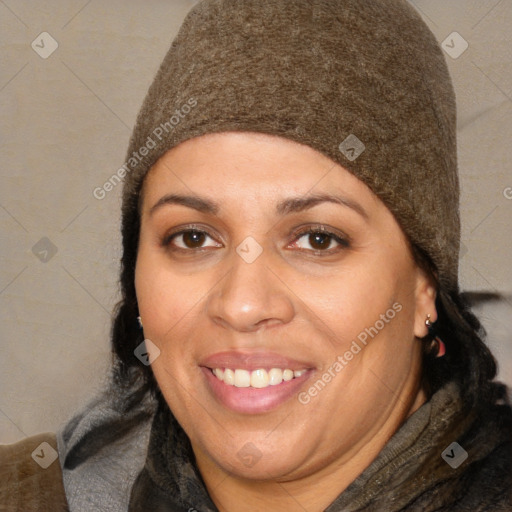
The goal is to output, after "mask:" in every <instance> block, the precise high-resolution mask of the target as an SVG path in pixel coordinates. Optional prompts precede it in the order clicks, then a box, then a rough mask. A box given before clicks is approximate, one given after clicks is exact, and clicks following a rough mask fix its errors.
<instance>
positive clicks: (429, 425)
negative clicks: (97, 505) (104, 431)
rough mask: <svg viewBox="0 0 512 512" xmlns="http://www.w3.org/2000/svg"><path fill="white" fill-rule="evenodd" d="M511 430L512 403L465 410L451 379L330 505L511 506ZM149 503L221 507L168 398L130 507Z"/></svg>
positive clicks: (169, 509) (172, 508)
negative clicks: (463, 456) (464, 457)
mask: <svg viewBox="0 0 512 512" xmlns="http://www.w3.org/2000/svg"><path fill="white" fill-rule="evenodd" d="M511 437H512V436H511V430H510V408H509V407H508V406H505V405H493V406H490V405H489V406H488V407H486V409H485V412H484V411H480V412H479V411H478V410H477V409H472V410H471V412H470V413H467V414H465V413H464V411H463V410H462V405H461V399H460V393H459V390H458V388H457V386H456V385H455V384H454V383H450V384H448V385H446V386H445V387H444V388H442V389H440V390H439V391H438V392H437V393H435V394H434V396H433V397H432V399H431V400H430V401H429V402H427V403H425V404H424V405H423V406H422V407H421V408H420V409H418V411H416V412H415V413H414V414H413V415H411V416H410V417H409V418H408V419H407V420H406V421H405V423H404V424H403V425H402V426H401V428H400V429H399V430H398V431H397V432H396V433H395V435H394V436H393V437H392V438H391V439H390V440H389V442H388V443H387V444H386V446H385V447H384V449H383V450H382V451H381V453H380V454H379V455H378V457H377V458H376V459H375V460H374V461H373V462H372V463H371V465H370V466H368V467H367V468H366V470H365V471H363V473H362V474H361V475H360V476H359V477H358V478H357V479H356V480H355V481H354V482H353V483H352V484H351V485H350V486H349V487H348V488H347V489H346V490H345V491H343V492H342V493H341V494H340V495H339V496H338V498H337V499H336V500H335V501H334V502H333V503H332V504H331V505H330V506H329V507H328V508H327V509H326V511H325V512H356V511H357V512H362V511H379V512H382V511H385V512H395V511H425V512H427V511H441V510H447V511H448V510H450V511H461V512H462V511H468V512H469V511H471V512H479V511H491V510H492V511H503V512H505V511H508V512H510V511H511V510H512V499H511V497H510V492H511V489H512V483H511V481H510V480H511V476H510V475H511V474H512V468H511V459H512V456H511V450H512V448H511ZM453 442H457V443H458V444H459V446H461V447H462V448H463V449H464V450H465V451H466V452H467V453H468V458H467V460H465V461H464V462H463V463H462V464H460V465H459V466H458V467H452V466H456V464H455V463H454V462H456V461H453V462H452V461H451V460H450V458H453V459H455V458H456V457H457V456H458V453H459V451H460V450H459V448H457V447H454V448H453V447H452V449H451V450H450V449H449V450H448V451H446V449H447V448H449V447H450V445H451V444H452V443H453ZM443 452H445V454H444V456H445V458H443V457H442V456H441V455H442V453H443ZM447 461H448V462H447ZM449 462H451V464H450V463H449ZM149 510H151V511H152V512H187V511H190V510H195V511H198V512H217V508H216V507H215V505H214V503H213V502H212V500H211V499H210V497H209V496H208V493H207V491H206V488H205V486H204V483H203V481H202V479H201V475H200V474H199V471H198V469H197V466H196V465H195V462H194V455H193V452H192V448H191V445H190V442H189V440H188V437H187V436H186V434H185V432H184V431H183V430H182V429H181V427H180V426H179V424H178V423H177V421H176V420H175V419H174V417H173V416H172V414H171V412H170V410H169V408H168V407H167V405H166V404H165V403H161V404H160V406H159V408H158V410H157V412H156V414H155V417H154V421H153V425H152V430H151V437H150V441H149V447H148V453H147V459H146V463H145V466H144V468H143V470H142V471H141V473H140V474H139V476H138V478H137V479H136V481H135V483H134V485H133V487H132V491H131V498H130V507H129V512H142V511H149Z"/></svg>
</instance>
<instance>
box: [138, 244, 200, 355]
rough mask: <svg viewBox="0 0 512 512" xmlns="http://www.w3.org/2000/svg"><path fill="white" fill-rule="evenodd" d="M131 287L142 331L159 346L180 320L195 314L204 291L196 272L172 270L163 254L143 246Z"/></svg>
mask: <svg viewBox="0 0 512 512" xmlns="http://www.w3.org/2000/svg"><path fill="white" fill-rule="evenodd" d="M135 288H136V292H137V301H138V305H139V312H140V316H141V318H142V320H143V323H144V335H145V336H146V337H147V338H149V339H151V340H152V341H154V342H155V343H157V344H158V345H159V346H161V348H163V347H164V345H165V344H166V341H167V340H169V339H171V338H173V333H174V331H175V330H177V329H179V328H180V323H184V321H185V320H186V318H187V317H188V316H193V315H194V314H196V309H197V308H195V306H196V305H197V304H198V303H200V302H201V297H204V294H205V285H204V283H203V282H202V280H201V279H200V278H199V277H198V276H187V275H183V274H181V275H180V274H179V273H177V272H173V271H172V269H171V268H170V267H169V263H168V261H165V257H164V256H162V255H160V254H158V253H157V252H156V251H154V250H146V249H145V248H144V246H142V247H141V249H140V251H139V256H138V259H137V267H136V272H135Z"/></svg>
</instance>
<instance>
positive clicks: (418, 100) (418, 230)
mask: <svg viewBox="0 0 512 512" xmlns="http://www.w3.org/2000/svg"><path fill="white" fill-rule="evenodd" d="M223 131H250V132H263V133H267V134H271V135H278V136H281V137H285V138H287V139H291V140H293V141H296V142H299V143H302V144H306V145H308V146H310V147H312V148H313V149H315V150H317V151H319V152H320V153H323V154H324V155H326V156H328V157H329V158H331V159H332V160H333V161H334V162H336V163H338V164H340V165H341V166H342V167H344V168H345V169H347V170H348V171H349V172H351V173H352V174H354V175H355V176H356V177H357V178H359V179H360V180H361V181H363V182H364V183H365V184H366V185H367V186H368V187H369V188H370V189H371V190H372V191H373V192H374V193H375V194H376V195H377V196H378V197H379V198H380V199H381V200H382V201H383V202H384V204H385V205H386V206H387V207H388V208H389V210H390V211H391V212H392V213H393V214H394V216H395V218H396V219H397V221H398V223H399V224H400V226H401V228H402V229H403V231H404V232H405V234H406V235H407V236H408V238H409V240H410V241H411V242H412V243H413V244H415V245H416V246H417V247H419V248H420V249H421V250H422V251H423V252H424V253H426V254H427V255H428V256H429V257H430V259H431V260H432V262H433V263H434V265H435V267H436V269H437V272H438V278H439V281H440V284H441V286H444V287H445V289H447V291H455V290H456V289H457V288H458V284H457V282H458V278H457V274H458V253H459V239H460V221H459V211H458V203H459V188H458V176H457V153H456V111H455V95H454V91H453V87H452V83H451V80H450V77H449V74H448V69H447V66H446V62H445V59H444V56H443V54H442V51H441V49H440V47H439V45H438V43H437V41H436V39H435V38H434V36H433V34H432V33H431V31H430V30H429V28H428V27H427V26H426V24H425V23H424V22H423V20H422V19H421V17H420V16H419V15H418V13H417V12H416V11H415V10H414V8H412V7H411V6H410V5H409V4H408V3H407V1H405V0H372V1H368V0H203V1H201V2H200V3H198V4H197V5H196V6H195V7H194V8H193V9H192V10H191V11H190V12H189V14H188V15H187V17H186V19H185V21H184V22H183V24H182V26H181V29H180V31H179V33H178V35H177V37H176V38H175V39H174V41H173V43H172V45H171V48H170V49H169V51H168V53H167V55H166V56H165V58H164V61H163V63H162V65H161V67H160V69H159V71H158V73H157V75H156V77H155V79H154V81H153V84H152V85H151V87H150V89H149V91H148V94H147V96H146V98H145V100H144V103H143V106H142V109H141V111H140V113H139V115H138V118H137V122H136V125H135V128H134V131H133V134H132V138H131V141H130V146H129V149H128V153H127V162H126V164H125V165H126V180H125V185H124V190H123V221H124V222H127V219H131V218H133V215H134V209H137V203H138V199H139V194H140V188H141V184H142V181H143V178H144V176H145V175H146V173H147V172H148V170H149V169H150V167H151V166H152V165H153V164H154V163H155V162H156V161H157V160H158V159H159V158H160V157H161V156H162V155H163V154H164V153H166V152H167V151H168V150H169V149H171V148H173V147H175V146H176V145H178V144H179V143H180V142H183V141H185V140H187V139H191V138H193V137H197V136H200V135H203V134H206V133H212V132H223Z"/></svg>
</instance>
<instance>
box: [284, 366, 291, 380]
mask: <svg viewBox="0 0 512 512" xmlns="http://www.w3.org/2000/svg"><path fill="white" fill-rule="evenodd" d="M292 379H293V372H292V371H291V370H288V368H287V369H286V370H285V371H284V372H283V380H284V381H285V382H287V381H289V380H292Z"/></svg>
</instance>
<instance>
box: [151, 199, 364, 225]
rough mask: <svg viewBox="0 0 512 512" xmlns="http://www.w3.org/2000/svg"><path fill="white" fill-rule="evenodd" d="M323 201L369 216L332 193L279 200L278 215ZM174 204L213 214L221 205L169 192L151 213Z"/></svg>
mask: <svg viewBox="0 0 512 512" xmlns="http://www.w3.org/2000/svg"><path fill="white" fill-rule="evenodd" d="M321 203H334V204H338V205H341V206H345V207H348V208H351V209H352V210H354V211H355V212H356V213H358V214H359V215H361V216H362V217H363V218H365V219H368V218H369V216H368V213H367V212H366V210H365V209H364V208H363V207H362V206H361V205H360V204H359V203H357V202H356V201H354V200H352V199H348V198H347V197H343V196H339V195H332V194H309V195H307V196H301V197H291V198H288V199H285V200H283V201H281V202H279V203H278V204H277V206H276V212H277V214H278V215H280V216H284V215H287V214H289V213H295V212H302V211H304V210H307V209H309V208H313V207H314V206H316V205H318V204H321ZM172 204H178V205H182V206H186V207H188V208H192V209H194V210H197V211H199V212H201V213H207V214H211V215H216V214H217V213H218V212H219V210H220V207H219V205H218V204H217V203H215V202H213V201H210V200H209V199H205V198H202V197H199V196H191V195H180V194H168V195H165V196H163V197H161V198H160V199H159V200H158V201H157V202H156V203H155V204H154V205H153V206H152V207H151V209H150V210H149V214H150V215H152V214H153V213H154V212H155V210H158V209H159V208H161V207H163V206H164V205H172Z"/></svg>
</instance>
